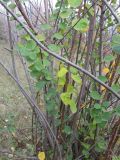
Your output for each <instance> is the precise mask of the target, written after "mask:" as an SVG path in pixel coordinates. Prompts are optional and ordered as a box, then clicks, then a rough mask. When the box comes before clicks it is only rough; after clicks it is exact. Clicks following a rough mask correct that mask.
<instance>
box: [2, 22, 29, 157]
mask: <svg viewBox="0 0 120 160" xmlns="http://www.w3.org/2000/svg"><path fill="white" fill-rule="evenodd" d="M3 34H4V27H3V25H2V24H0V61H2V62H3V63H4V64H5V65H6V66H7V67H8V68H9V69H10V71H12V69H11V68H12V67H11V55H10V53H9V52H8V51H7V50H6V49H5V48H8V49H9V43H8V41H7V40H6V37H5V36H4V35H3ZM15 59H16V66H17V72H18V75H19V79H20V81H21V82H22V84H23V86H24V87H25V89H26V90H27V89H28V86H27V83H26V79H25V73H24V70H23V66H22V64H21V62H20V60H19V58H18V55H16V56H15ZM31 114H32V111H31V109H30V106H29V105H28V103H27V101H26V100H25V98H24V96H23V95H22V94H21V92H20V90H19V88H18V87H17V85H16V84H15V82H14V81H13V80H12V79H11V77H10V76H9V75H8V74H7V73H6V72H5V71H4V70H3V69H2V67H1V66H0V160H8V159H10V157H11V159H13V155H11V154H10V155H9V154H7V156H4V157H3V156H2V155H3V153H2V152H3V151H5V152H10V153H11V152H13V153H14V150H15V154H16V153H17V152H19V151H20V152H22V155H24V153H25V154H26V153H27V152H28V151H29V150H30V151H31V150H32V147H31V145H30V144H29V140H30V139H31V134H30V133H31ZM25 140H26V142H25ZM23 141H24V142H25V143H23ZM26 143H28V144H26ZM26 145H27V147H26ZM5 155H6V153H5ZM28 155H29V153H28Z"/></svg>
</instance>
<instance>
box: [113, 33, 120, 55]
mask: <svg viewBox="0 0 120 160" xmlns="http://www.w3.org/2000/svg"><path fill="white" fill-rule="evenodd" d="M112 49H113V51H114V52H116V53H118V54H120V35H119V34H117V35H114V36H113V38H112Z"/></svg>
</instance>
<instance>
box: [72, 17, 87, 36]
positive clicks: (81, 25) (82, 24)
mask: <svg viewBox="0 0 120 160" xmlns="http://www.w3.org/2000/svg"><path fill="white" fill-rule="evenodd" d="M77 22H78V23H77ZM76 23H77V24H76ZM75 24H76V25H75ZM74 25H75V26H74ZM72 26H74V29H75V30H77V31H80V32H82V33H84V32H87V31H88V29H89V22H88V19H86V18H82V19H81V20H78V19H74V20H73V21H72Z"/></svg>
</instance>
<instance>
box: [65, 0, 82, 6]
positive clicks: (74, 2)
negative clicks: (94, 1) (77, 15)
mask: <svg viewBox="0 0 120 160" xmlns="http://www.w3.org/2000/svg"><path fill="white" fill-rule="evenodd" d="M81 2H82V1H81V0H68V4H69V5H70V6H71V7H73V8H76V7H79V6H80V4H81Z"/></svg>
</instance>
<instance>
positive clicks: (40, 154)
mask: <svg viewBox="0 0 120 160" xmlns="http://www.w3.org/2000/svg"><path fill="white" fill-rule="evenodd" d="M38 159H39V160H45V152H39V153H38Z"/></svg>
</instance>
